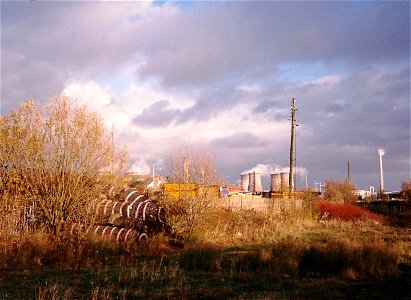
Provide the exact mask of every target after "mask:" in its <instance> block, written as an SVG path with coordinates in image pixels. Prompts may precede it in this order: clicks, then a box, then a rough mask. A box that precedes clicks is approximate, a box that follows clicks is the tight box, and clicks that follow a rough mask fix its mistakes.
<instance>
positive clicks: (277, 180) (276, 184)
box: [270, 173, 281, 192]
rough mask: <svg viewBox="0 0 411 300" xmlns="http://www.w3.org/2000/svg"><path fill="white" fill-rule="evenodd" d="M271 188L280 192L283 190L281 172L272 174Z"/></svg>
mask: <svg viewBox="0 0 411 300" xmlns="http://www.w3.org/2000/svg"><path fill="white" fill-rule="evenodd" d="M270 190H271V191H272V192H280V191H281V174H280V173H276V174H271V185H270Z"/></svg>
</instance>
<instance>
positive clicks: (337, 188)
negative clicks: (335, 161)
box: [324, 180, 358, 203]
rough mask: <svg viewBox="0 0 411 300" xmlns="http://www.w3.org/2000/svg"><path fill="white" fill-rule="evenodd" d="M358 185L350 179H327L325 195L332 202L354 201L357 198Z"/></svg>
mask: <svg viewBox="0 0 411 300" xmlns="http://www.w3.org/2000/svg"><path fill="white" fill-rule="evenodd" d="M355 190H356V187H355V186H354V185H353V184H352V183H351V182H349V181H336V180H327V181H326V182H325V192H324V197H325V198H326V199H328V200H330V201H332V202H340V203H353V202H355V201H356V200H357V198H358V197H357V196H356V195H355V193H354V191H355Z"/></svg>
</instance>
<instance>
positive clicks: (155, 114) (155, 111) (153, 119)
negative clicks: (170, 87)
mask: <svg viewBox="0 0 411 300" xmlns="http://www.w3.org/2000/svg"><path fill="white" fill-rule="evenodd" d="M169 104H170V103H169V102H168V101H165V100H162V101H157V102H155V103H153V104H152V105H151V106H150V107H148V108H146V109H144V110H143V112H142V113H141V114H140V115H138V116H136V117H134V118H133V123H134V124H136V125H140V126H143V127H164V126H168V125H170V124H171V123H172V122H173V121H174V120H175V118H176V117H177V115H178V114H179V113H180V110H179V109H170V108H168V106H169Z"/></svg>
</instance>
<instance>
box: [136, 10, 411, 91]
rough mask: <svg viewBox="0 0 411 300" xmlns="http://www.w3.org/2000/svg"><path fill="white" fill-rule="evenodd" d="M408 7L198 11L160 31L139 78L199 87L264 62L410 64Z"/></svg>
mask: <svg viewBox="0 0 411 300" xmlns="http://www.w3.org/2000/svg"><path fill="white" fill-rule="evenodd" d="M409 8H410V5H409V3H395V4H391V3H375V2H372V3H362V4H353V3H348V2H345V3H313V2H309V3H301V2H298V3H280V2H258V3H255V2H253V3H250V2H239V3H220V4H215V3H213V4H210V3H207V4H202V5H197V6H193V8H192V9H191V10H190V11H189V13H187V14H186V15H184V16H181V18H179V19H178V20H174V19H170V20H168V22H165V23H163V24H162V25H163V28H162V29H163V31H162V32H161V33H159V29H158V28H157V29H156V31H155V33H158V36H157V37H154V38H153V40H152V41H151V43H150V47H149V49H150V51H145V52H144V53H145V54H146V55H147V58H148V61H147V63H146V64H145V65H144V66H143V67H142V68H141V69H140V72H141V74H143V75H147V76H158V77H160V78H161V79H163V82H164V83H165V84H168V85H190V84H195V85H198V84H206V83H209V82H216V81H218V80H221V79H223V78H224V76H227V74H236V73H237V72H238V71H239V70H244V69H248V70H253V69H260V68H261V66H262V65H264V64H267V65H268V66H271V67H274V66H275V64H277V65H278V64H285V63H289V62H307V61H339V62H345V63H352V64H355V65H358V64H364V63H367V62H370V61H374V60H380V61H381V62H392V61H403V62H404V61H406V60H408V58H409V30H408V29H407V28H409V22H408V20H409V15H410V12H409ZM364 15H365V16H366V17H365V18H364ZM179 17H180V16H179ZM168 23H170V26H168ZM169 28H170V29H169ZM144 30H148V32H150V28H143V31H144ZM145 35H146V36H153V35H149V34H148V33H145ZM165 40H166V41H167V40H168V41H169V44H168V47H165V48H164V47H161V50H154V49H155V48H156V47H154V46H153V44H155V43H159V44H161V45H163V44H164V41H165ZM157 49H159V48H157ZM141 50H142V51H144V46H142V48H141ZM152 50H154V51H152ZM273 64H274V65H273ZM176 70H178V71H177V72H176Z"/></svg>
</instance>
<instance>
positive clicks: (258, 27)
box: [0, 1, 411, 190]
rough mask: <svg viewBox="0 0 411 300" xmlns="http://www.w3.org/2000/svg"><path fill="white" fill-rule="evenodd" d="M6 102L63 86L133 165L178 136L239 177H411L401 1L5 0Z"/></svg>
mask: <svg viewBox="0 0 411 300" xmlns="http://www.w3.org/2000/svg"><path fill="white" fill-rule="evenodd" d="M0 5H1V80H0V82H1V103H0V105H1V106H0V114H1V115H7V114H9V113H10V112H11V111H12V110H13V109H16V108H17V107H18V105H19V103H21V102H22V101H24V100H27V99H37V100H38V101H40V103H45V102H47V101H48V100H49V99H50V98H51V97H53V96H57V95H65V96H68V97H70V98H72V99H77V100H76V101H77V102H76V103H79V104H86V105H87V106H89V107H90V108H91V109H93V110H95V111H97V112H98V113H100V115H101V116H102V117H103V118H104V121H105V122H106V124H107V126H108V127H111V126H114V127H115V130H116V142H117V143H118V144H119V145H125V146H127V148H128V150H129V154H130V165H129V170H132V171H136V172H139V173H142V174H150V173H151V172H152V166H153V164H154V163H155V164H156V166H155V172H156V173H161V174H163V175H167V174H168V170H167V164H166V160H167V158H168V157H169V155H170V153H173V152H174V151H178V149H180V148H181V147H185V146H187V145H189V146H194V147H197V148H199V149H202V150H204V151H208V152H210V153H213V155H214V157H215V161H216V166H217V170H218V172H219V174H220V175H221V176H222V177H223V178H224V181H225V182H231V183H235V182H236V181H237V180H239V179H240V174H241V173H242V172H244V171H248V170H257V171H258V170H260V172H262V173H263V185H264V188H265V189H268V188H269V184H268V183H267V182H268V178H269V175H268V174H269V173H271V172H273V171H281V170H284V169H285V168H287V166H288V165H289V148H290V131H291V129H290V127H291V124H290V113H291V110H290V109H291V107H290V105H291V100H292V98H296V103H297V109H298V111H297V113H296V119H297V123H298V125H299V126H298V127H297V129H296V165H297V176H296V186H297V188H304V187H305V184H306V182H307V184H308V186H309V187H314V186H315V182H322V183H324V182H325V181H326V180H345V179H346V177H347V162H348V161H349V162H350V171H351V172H350V178H351V181H352V182H353V184H354V185H356V186H357V187H358V188H359V189H369V187H370V186H374V187H375V188H376V189H378V187H379V156H378V149H383V150H384V152H385V154H384V156H383V165H384V187H385V189H387V190H398V189H400V186H401V181H403V180H410V177H411V175H410V2H409V1H404V2H401V1H395V2H386V1H377V2H372V1H359V2H357V1H342V2H328V1H327V2H323V1H318V2H315V1H310V2H276V1H272V2H270V1H262V2H255V1H253V2H248V1H239V2H235V1H224V2H223V1H216V2H189V1H186V2H168V1H158V2H157V1H154V2H150V1H147V2H135V1H128V2H123V1H112V2H105V1H67V2H65V1H47V2H46V1H44V2H43V1H22V2H16V1H10V2H8V1H1V2H0ZM306 180H307V181H306Z"/></svg>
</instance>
